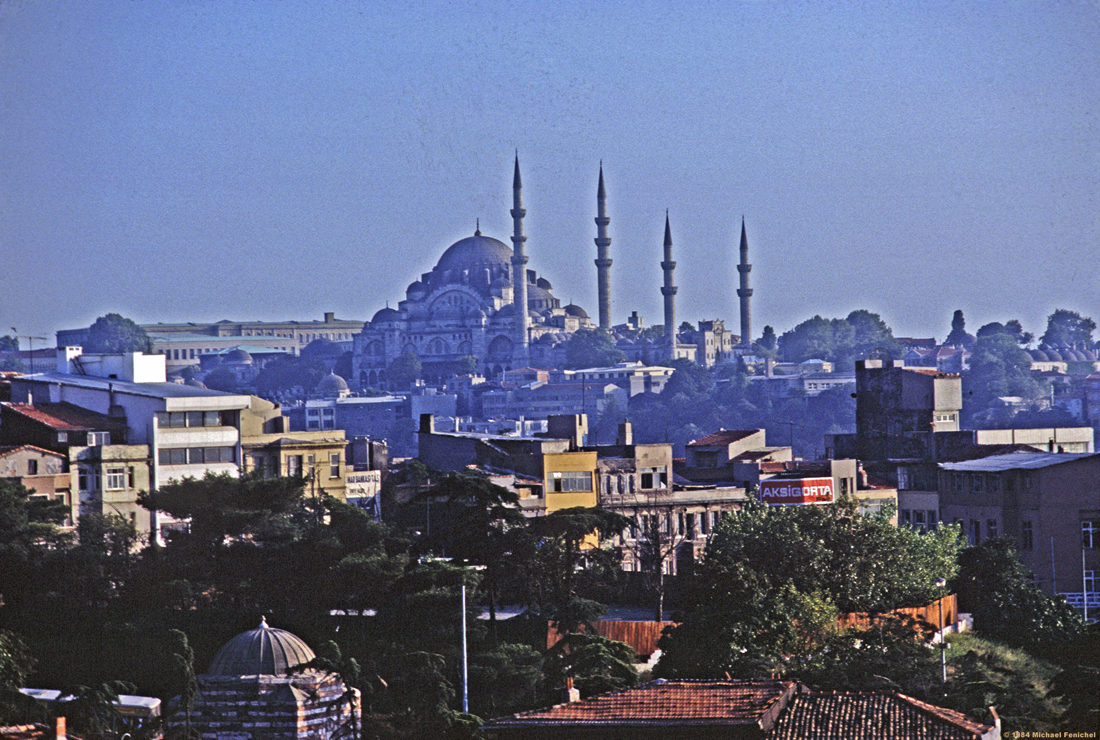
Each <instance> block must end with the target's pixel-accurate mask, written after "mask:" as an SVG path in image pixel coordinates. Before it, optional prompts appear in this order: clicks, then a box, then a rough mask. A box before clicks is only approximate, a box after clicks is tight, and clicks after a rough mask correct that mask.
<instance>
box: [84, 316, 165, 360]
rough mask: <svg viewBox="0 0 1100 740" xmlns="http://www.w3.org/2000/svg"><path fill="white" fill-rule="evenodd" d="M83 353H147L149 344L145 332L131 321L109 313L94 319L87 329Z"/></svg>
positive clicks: (149, 347) (149, 349)
mask: <svg viewBox="0 0 1100 740" xmlns="http://www.w3.org/2000/svg"><path fill="white" fill-rule="evenodd" d="M84 351H85V352H89V353H96V354H119V353H123V352H149V351H151V342H150V340H149V335H148V334H146V333H145V330H144V329H142V328H141V327H140V326H138V325H137V324H136V323H134V321H133V320H132V319H128V318H125V317H124V316H121V315H119V314H117V313H109V314H107V315H106V316H100V317H99V318H98V319H96V320H95V323H94V324H92V325H91V327H90V328H89V329H88V338H87V339H86V340H85V341H84Z"/></svg>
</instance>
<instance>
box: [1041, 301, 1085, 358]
mask: <svg viewBox="0 0 1100 740" xmlns="http://www.w3.org/2000/svg"><path fill="white" fill-rule="evenodd" d="M1094 331H1096V322H1095V321H1093V320H1092V319H1090V318H1089V317H1087V316H1082V315H1081V314H1079V313H1077V312H1076V311H1070V310H1068V309H1065V308H1059V309H1057V310H1056V311H1055V312H1054V313H1052V314H1051V315H1050V316H1048V317H1047V330H1046V331H1045V332H1043V336H1042V337H1041V341H1042V342H1043V343H1044V344H1049V345H1060V344H1068V345H1070V346H1071V347H1074V348H1077V349H1089V348H1090V347H1091V346H1092V333H1093V332H1094Z"/></svg>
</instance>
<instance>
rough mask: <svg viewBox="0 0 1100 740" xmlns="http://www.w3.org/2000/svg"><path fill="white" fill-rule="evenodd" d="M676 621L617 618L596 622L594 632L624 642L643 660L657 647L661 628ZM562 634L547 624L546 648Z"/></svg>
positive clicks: (554, 643)
mask: <svg viewBox="0 0 1100 740" xmlns="http://www.w3.org/2000/svg"><path fill="white" fill-rule="evenodd" d="M674 624H676V622H622V621H617V620H604V621H600V622H596V634H597V635H599V636H600V637H606V638H608V639H609V640H618V641H619V642H625V643H626V644H627V645H629V646H630V647H632V648H634V652H636V653H637V654H638V657H639V658H642V659H643V660H644V659H646V658H648V657H649V656H650V655H652V654H653V651H654V650H656V649H657V640H659V639H661V630H663V629H664V628H665V627H667V626H669V625H674ZM561 638H562V635H560V634H558V631H557V630H555V629H554V627H553V625H551V626H549V627H548V629H547V635H546V648H547V649H550V648H552V647H554V645H556V644H557V643H558V641H559V640H561Z"/></svg>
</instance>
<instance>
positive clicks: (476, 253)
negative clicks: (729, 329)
mask: <svg viewBox="0 0 1100 740" xmlns="http://www.w3.org/2000/svg"><path fill="white" fill-rule="evenodd" d="M512 199H513V204H512V209H511V211H510V215H511V216H512V224H513V228H512V231H513V233H512V236H511V238H510V240H511V242H512V245H511V247H509V246H508V245H507V244H505V243H504V242H503V241H500V240H498V239H494V238H493V237H491V236H487V235H485V234H482V233H481V231H480V228H479V229H478V230H476V231H475V232H474V234H473V235H472V236H468V237H465V238H463V239H460V240H459V241H457V242H455V243H454V244H452V245H451V246H450V247H448V248H447V250H446V251H445V252H444V253H443V255H442V256H441V257H440V258H439V261H438V262H437V263H436V265H435V267H433V268H432V270H431V271H430V272H427V273H424V274H422V275H421V276H420V279H419V280H416V281H414V282H413V283H412V284H411V285H409V286H408V288H406V289H405V298H404V299H403V300H401V301H400V302H399V303H398V304H397V307H396V308H391V307H389V306H387V307H385V308H383V309H381V310H380V311H378V312H377V313H376V314H375V315H374V316H373V317H372V318H371V320H370V321H369V322H368V323H367V324H366V325H365V326H364V327H363V330H362V331H361V332H360V333H359V334H357V335H356V336H355V338H354V340H353V349H352V351H353V368H354V374H355V377H354V378H353V380H352V387H353V388H354V389H357V390H359V389H363V388H368V387H382V386H385V385H386V384H387V383H388V380H389V379H388V378H387V372H388V371H389V369H390V366H391V365H392V364H393V363H394V362H395V361H396V360H398V359H399V358H400V357H402V356H403V355H414V356H416V357H417V358H418V359H419V361H420V363H421V374H422V377H424V378H426V379H429V380H443V379H446V378H448V377H450V376H452V375H455V374H467V373H478V374H481V375H483V376H485V377H486V378H496V377H499V376H500V375H501V374H502V373H503V372H505V371H508V370H514V369H518V368H523V367H529V366H537V367H560V366H562V365H563V364H564V360H565V352H564V345H565V343H566V342H567V341H568V339H569V338H570V337H571V336H572V335H573V334H574V333H575V332H577V331H578V330H581V329H595V328H597V327H598V328H600V329H603V330H606V331H612V327H611V319H610V313H611V310H610V305H611V299H610V282H611V278H610V268H611V262H612V261H611V258H610V254H609V247H610V243H611V239H610V237H609V236H608V233H607V227H608V224H609V222H610V218H609V217H608V215H607V203H606V191H605V188H604V180H603V168H602V166H601V168H600V181H599V189H598V192H597V216H596V218H595V222H596V226H597V236H596V238H595V244H596V247H597V258H596V260H595V264H596V268H597V289H598V297H599V307H598V308H599V311H598V322H599V323H598V324H597V323H595V322H593V320H592V319H591V318H590V317H589V315H588V312H587V311H585V310H584V309H583V308H581V307H580V306H577V305H573V304H569V305H565V306H563V305H561V301H560V300H559V299H558V298H556V297H555V296H554V291H553V286H551V284H550V282H549V281H548V280H547V279H546V278H543V277H540V276H539V275H538V274H537V273H536V272H535V271H534V270H531V269H528V268H527V261H528V257H527V254H526V249H525V246H526V240H527V237H526V235H525V234H524V231H523V219H524V216H525V215H526V210H525V209H524V207H523V183H522V180H521V178H520V170H519V158H518V157H517V158H516V162H515V172H514V175H513V180H512ZM746 249H747V245H746V244H745V241H744V225H743V224H742V250H741V258H742V263H745V262H746V259H747V252H746ZM671 250H672V240H671V230H670V227H669V224H668V219H667V214H666V221H665V245H664V257H665V259H664V261H663V262H662V263H661V267H662V270H663V272H664V285H663V287H662V288H661V292H662V295H663V296H664V309H665V310H664V315H665V330H664V331H665V333H664V337H665V339H664V340H663V343H660V342H658V346H650V345H651V344H652V343H651V342H650V340H645V339H639V337H638V332H637V331H633V332H631V331H624V332H621V333H616V334H617V335H616V336H615V338H616V341H617V344H619V345H620V348H621V349H623V350H624V351H625V352H626V355H627V358H628V359H643V355H644V359H645V360H647V361H658V360H662V359H673V358H688V359H695V357H696V352H695V350H696V346H695V343H694V341H693V340H691V339H688V338H685V337H678V336H677V333H678V328H679V327H677V326H676V321H675V316H676V311H675V295H676V292H677V288H676V287H675V286H674V285H673V282H672V281H673V270H674V268H675V266H676V263H675V262H674V261H673V260H672V256H671V255H672V252H671ZM748 269H751V268H750V266H748V265H747V264H743V265H742V267H740V268H739V271H740V272H741V284H742V290H741V291H738V295H739V296H740V297H741V299H742V302H741V309H742V313H743V314H744V313H747V310H748V305H747V304H748V295H751V290H747V286H748ZM517 306H526V310H524V311H520V310H517ZM718 323H720V322H718ZM742 326H743V327H744V326H746V323H745V322H744V321H742ZM618 334H621V335H618ZM668 337H673V340H672V341H671V342H670V341H669V340H668ZM727 341H728V340H727ZM640 344H644V345H646V346H645V348H644V352H643V350H642V349H640V348H639V346H640ZM713 356H714V352H713V351H711V352H710V357H711V358H713Z"/></svg>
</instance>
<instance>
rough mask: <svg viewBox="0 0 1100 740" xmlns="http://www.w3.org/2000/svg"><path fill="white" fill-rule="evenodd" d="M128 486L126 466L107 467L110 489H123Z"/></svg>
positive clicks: (107, 488) (107, 487)
mask: <svg viewBox="0 0 1100 740" xmlns="http://www.w3.org/2000/svg"><path fill="white" fill-rule="evenodd" d="M124 488H126V468H107V485H106V490H108V491H121V490H122V489H124Z"/></svg>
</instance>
